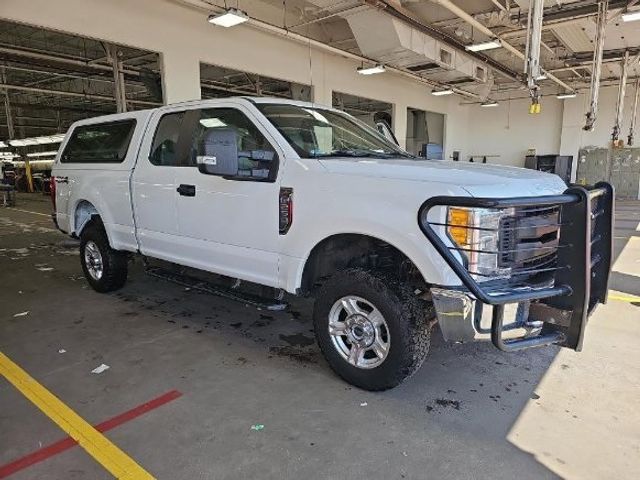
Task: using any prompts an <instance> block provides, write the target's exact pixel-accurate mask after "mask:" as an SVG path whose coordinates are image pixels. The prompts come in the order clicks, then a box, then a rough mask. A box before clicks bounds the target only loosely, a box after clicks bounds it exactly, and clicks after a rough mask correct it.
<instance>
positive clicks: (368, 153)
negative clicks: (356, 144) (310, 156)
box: [314, 148, 410, 158]
mask: <svg viewBox="0 0 640 480" xmlns="http://www.w3.org/2000/svg"><path fill="white" fill-rule="evenodd" d="M327 157H367V158H395V157H403V158H410V157H409V156H408V155H406V154H403V153H400V152H393V153H392V152H376V151H373V150H350V149H346V148H345V149H339V150H333V151H331V152H327V153H318V154H316V155H314V158H327Z"/></svg>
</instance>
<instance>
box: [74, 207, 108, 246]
mask: <svg viewBox="0 0 640 480" xmlns="http://www.w3.org/2000/svg"><path fill="white" fill-rule="evenodd" d="M91 221H99V222H100V223H101V224H102V225H104V222H103V218H102V215H101V214H100V211H99V210H98V209H97V208H96V206H95V205H94V204H93V203H92V202H90V201H89V200H85V199H80V200H78V201H77V202H76V204H75V207H74V209H73V226H72V229H71V231H72V233H73V235H75V236H76V237H80V235H82V232H83V231H84V229H85V228H86V227H87V226H88V225H89V223H90V222H91ZM105 232H106V234H107V239H109V245H112V243H111V238H110V236H109V232H108V229H106V228H105Z"/></svg>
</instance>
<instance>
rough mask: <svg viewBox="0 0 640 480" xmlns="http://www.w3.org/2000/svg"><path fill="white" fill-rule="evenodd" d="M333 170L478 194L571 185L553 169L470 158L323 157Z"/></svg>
mask: <svg viewBox="0 0 640 480" xmlns="http://www.w3.org/2000/svg"><path fill="white" fill-rule="evenodd" d="M319 161H320V163H322V165H323V166H324V167H325V168H326V169H327V170H328V171H329V172H332V173H336V174H340V175H355V176H366V177H374V178H388V179H393V180H405V181H414V182H429V183H442V184H449V185H455V186H458V187H461V188H463V189H464V190H466V191H467V192H468V193H469V194H470V195H471V196H474V197H528V196H540V195H555V194H558V193H562V192H564V190H565V189H566V188H567V186H566V185H565V183H564V182H563V181H562V179H561V178H560V177H558V176H557V175H554V174H550V173H544V172H539V171H537V170H529V169H525V168H517V167H508V166H503V165H488V164H481V163H470V162H452V161H437V160H411V159H375V158H350V157H346V158H322V159H319Z"/></svg>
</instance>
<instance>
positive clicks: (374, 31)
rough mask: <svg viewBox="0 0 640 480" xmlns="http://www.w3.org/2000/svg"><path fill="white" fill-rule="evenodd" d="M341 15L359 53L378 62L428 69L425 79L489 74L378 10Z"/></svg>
mask: <svg viewBox="0 0 640 480" xmlns="http://www.w3.org/2000/svg"><path fill="white" fill-rule="evenodd" d="M343 17H344V18H345V19H346V20H347V22H348V23H349V27H350V28H351V31H352V32H353V35H354V37H355V39H356V42H357V43H358V48H359V49H360V51H361V52H362V54H363V55H365V56H367V57H371V58H375V59H376V60H378V61H379V62H380V63H384V64H387V65H393V66H396V67H401V68H405V69H408V70H411V71H418V72H419V71H423V70H424V71H426V70H428V71H429V78H432V79H434V80H437V81H440V82H445V83H446V82H447V81H451V80H457V79H459V78H461V77H462V78H467V79H473V80H474V81H476V82H479V83H486V82H487V81H488V80H489V78H490V77H491V74H490V72H489V70H488V69H487V67H486V66H485V65H484V64H482V63H480V62H478V61H476V60H475V59H473V58H472V57H470V56H469V55H465V54H464V53H461V52H459V51H457V50H456V49H454V48H452V47H451V46H449V45H447V44H445V43H443V42H441V41H439V40H436V39H434V38H433V37H430V36H429V35H427V34H425V33H423V32H421V31H419V30H417V29H416V28H414V27H412V26H410V25H408V24H407V23H405V22H403V21H401V20H399V19H397V18H394V17H392V16H391V15H387V14H386V13H384V12H381V11H380V10H378V9H372V8H370V9H363V10H359V11H356V12H352V13H348V14H345V15H343Z"/></svg>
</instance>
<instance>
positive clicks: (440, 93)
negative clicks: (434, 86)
mask: <svg viewBox="0 0 640 480" xmlns="http://www.w3.org/2000/svg"><path fill="white" fill-rule="evenodd" d="M452 93H453V90H451V89H450V88H446V89H444V90H433V91H432V92H431V95H435V96H436V97H441V96H443V95H451V94H452Z"/></svg>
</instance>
